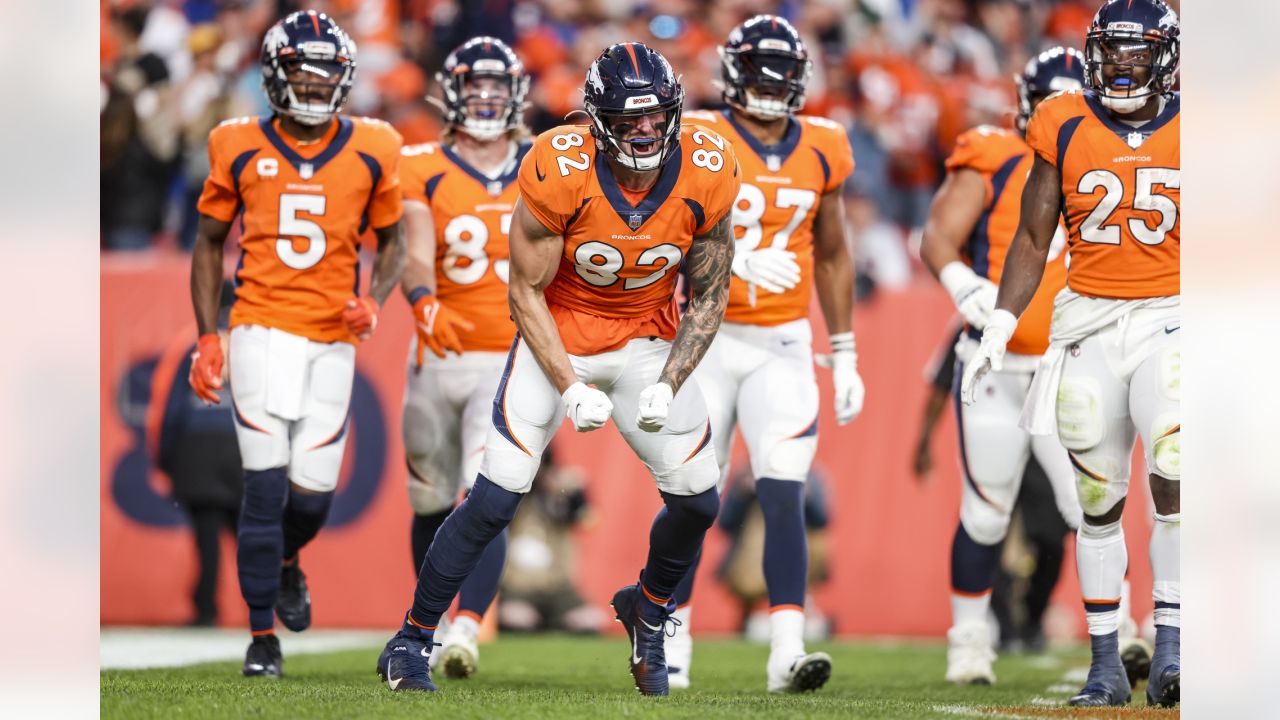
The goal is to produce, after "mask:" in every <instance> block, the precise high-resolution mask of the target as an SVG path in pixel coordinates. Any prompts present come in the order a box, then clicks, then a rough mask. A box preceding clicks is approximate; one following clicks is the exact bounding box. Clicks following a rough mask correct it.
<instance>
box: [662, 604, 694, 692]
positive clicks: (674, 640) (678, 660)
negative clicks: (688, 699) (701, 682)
mask: <svg viewBox="0 0 1280 720" xmlns="http://www.w3.org/2000/svg"><path fill="white" fill-rule="evenodd" d="M691 614H692V608H691V607H690V606H688V605H686V606H684V607H682V608H678V609H676V611H675V612H673V613H671V617H672V618H675V619H676V620H679V621H680V623H679V624H674V623H673V625H672V628H671V630H669V631H668V632H672V631H674V634H673V635H668V636H667V639H666V642H664V643H663V647H664V649H665V650H666V653H667V685H668V687H670V689H672V690H687V689H688V688H689V666H690V665H692V664H693V635H692V634H691V633H690V631H689V616H690V615H691Z"/></svg>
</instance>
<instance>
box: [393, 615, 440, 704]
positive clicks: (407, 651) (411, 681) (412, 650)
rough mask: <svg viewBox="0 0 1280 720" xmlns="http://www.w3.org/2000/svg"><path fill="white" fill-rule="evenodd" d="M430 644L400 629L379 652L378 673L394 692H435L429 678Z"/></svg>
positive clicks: (433, 684)
mask: <svg viewBox="0 0 1280 720" xmlns="http://www.w3.org/2000/svg"><path fill="white" fill-rule="evenodd" d="M433 644H434V643H432V642H430V641H425V640H423V639H422V638H420V637H415V636H413V635H411V634H410V633H407V632H405V631H404V630H401V631H400V632H398V633H396V635H395V637H393V638H391V640H389V641H388V642H387V646H386V647H384V648H383V649H382V654H381V655H379V656H378V677H379V678H381V679H382V681H383V682H385V683H386V684H387V687H389V688H391V689H392V690H394V691H397V692H400V691H407V690H417V691H419V692H435V691H436V690H437V689H438V688H437V687H436V684H435V683H433V682H431V648H432V646H433Z"/></svg>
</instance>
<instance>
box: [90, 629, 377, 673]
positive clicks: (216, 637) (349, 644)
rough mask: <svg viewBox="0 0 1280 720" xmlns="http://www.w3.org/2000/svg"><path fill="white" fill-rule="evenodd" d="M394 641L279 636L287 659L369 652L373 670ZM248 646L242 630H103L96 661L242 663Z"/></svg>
mask: <svg viewBox="0 0 1280 720" xmlns="http://www.w3.org/2000/svg"><path fill="white" fill-rule="evenodd" d="M388 637H390V636H389V635H388V634H387V633H386V632H377V631H370V630H308V631H307V632H305V633H298V634H294V633H291V632H287V631H283V632H281V633H280V647H281V650H282V651H283V652H284V656H285V657H286V658H288V657H289V656H290V655H301V654H305V653H320V652H330V651H333V650H350V649H354V648H369V649H370V655H369V667H370V668H372V667H373V664H374V662H375V660H376V658H377V653H376V650H377V648H378V647H379V646H381V645H382V644H383V643H385V642H386V641H387V638H388ZM248 646H249V635H248V633H247V632H245V631H244V630H231V629H222V628H103V629H102V634H101V640H100V642H99V646H98V662H99V664H100V665H101V667H102V669H103V670H114V669H137V668H159V667H181V666H183V665H195V664H197V663H205V662H219V661H226V660H241V659H243V658H244V651H245V648H247V647H248Z"/></svg>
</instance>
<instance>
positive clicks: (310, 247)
mask: <svg viewBox="0 0 1280 720" xmlns="http://www.w3.org/2000/svg"><path fill="white" fill-rule="evenodd" d="M324 206H325V196H324V195H307V194H302V193H282V194H281V195H280V225H279V234H280V235H281V237H278V238H276V255H279V256H280V262H282V263H284V264H285V265H288V266H289V267H291V268H293V269H294V270H306V269H307V268H311V267H314V266H315V264H316V263H318V262H320V260H321V259H322V258H324V251H325V247H326V246H327V245H328V241H327V240H326V239H325V236H324V228H322V227H320V226H319V225H317V224H316V223H314V222H312V221H310V220H307V219H305V218H300V217H298V213H299V212H305V213H307V214H309V215H317V216H319V215H324ZM288 235H293V236H295V237H303V238H306V239H307V246H306V249H305V250H303V251H302V252H298V251H297V250H294V249H293V239H292V238H290V237H285V236H288Z"/></svg>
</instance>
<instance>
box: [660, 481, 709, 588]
mask: <svg viewBox="0 0 1280 720" xmlns="http://www.w3.org/2000/svg"><path fill="white" fill-rule="evenodd" d="M662 501H663V502H664V503H665V504H666V507H664V508H662V510H660V511H658V517H656V518H655V519H654V521H653V527H652V528H651V529H650V530H649V560H648V562H646V563H645V566H644V572H643V574H642V575H641V576H640V582H641V586H642V588H643V589H644V591H645V594H646V595H647V596H648V598H649V599H650V600H652V601H654V602H657V603H658V604H664V605H665V604H669V603H670V602H671V599H672V596H673V595H675V592H676V586H677V585H679V584H680V581H681V580H683V579H684V576H685V575H686V574H688V572H689V569H690V568H691V567H693V563H694V560H695V559H696V558H697V557H698V553H700V552H701V551H702V538H703V537H704V536H706V534H707V529H708V528H710V527H711V524H712V523H714V522H715V521H716V513H718V512H719V511H720V494H719V493H718V492H716V489H715V488H711V489H710V490H707V491H706V492H702V493H699V494H697V495H672V494H670V493H665V492H664V493H662Z"/></svg>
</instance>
